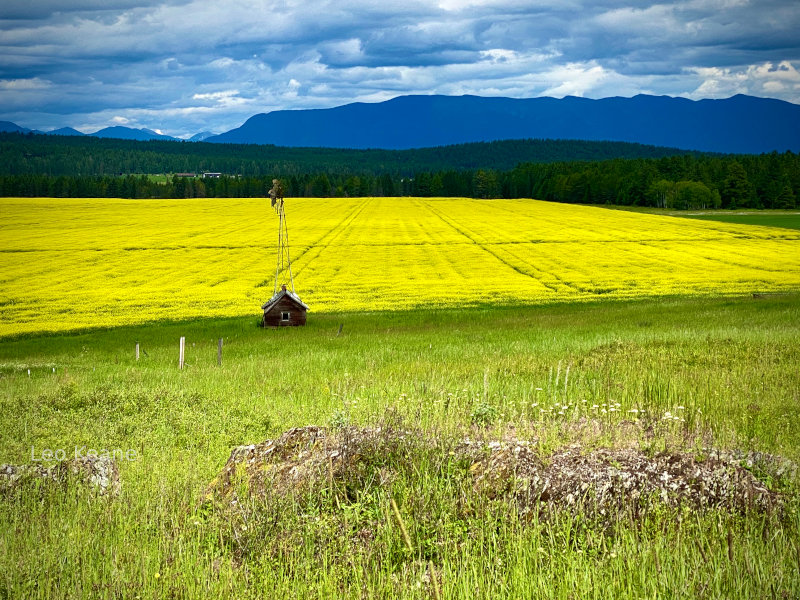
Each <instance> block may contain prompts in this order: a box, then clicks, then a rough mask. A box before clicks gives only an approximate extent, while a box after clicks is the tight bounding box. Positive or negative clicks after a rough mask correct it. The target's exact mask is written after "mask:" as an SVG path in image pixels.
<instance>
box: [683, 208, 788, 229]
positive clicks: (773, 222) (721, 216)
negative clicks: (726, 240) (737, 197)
mask: <svg viewBox="0 0 800 600" xmlns="http://www.w3.org/2000/svg"><path fill="white" fill-rule="evenodd" d="M675 216H685V217H687V218H690V219H701V220H704V221H722V222H723V223H738V224H740V225H761V226H762V227H783V228H785V229H800V212H797V211H776V210H770V211H736V212H730V211H713V212H710V213H708V214H692V212H691V211H690V212H688V213H686V214H684V215H675Z"/></svg>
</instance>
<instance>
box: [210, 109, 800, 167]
mask: <svg viewBox="0 0 800 600" xmlns="http://www.w3.org/2000/svg"><path fill="white" fill-rule="evenodd" d="M512 138H549V139H581V140H613V141H621V142H635V143H641V144H652V145H657V146H670V147H675V148H684V149H691V150H701V151H708V152H725V153H731V152H733V153H760V152H771V151H773V150H776V151H779V152H782V151H785V150H792V151H794V152H797V151H800V106H798V105H795V104H791V103H788V102H783V101H780V100H774V99H766V98H754V97H751V96H744V95H737V96H733V97H732V98H728V99H725V100H699V101H692V100H687V99H685V98H672V97H667V96H647V95H638V96H635V97H633V98H620V97H616V98H603V99H600V100H592V99H588V98H576V97H571V96H568V97H565V98H562V99H556V98H527V99H512V98H485V97H477V96H457V97H456V96H401V97H398V98H394V99H392V100H388V101H386V102H381V103H376V104H364V103H354V104H347V105H344V106H339V107H336V108H329V109H318V110H283V111H274V112H271V113H267V114H259V115H255V116H253V117H251V118H250V119H248V120H247V121H246V122H245V123H244V124H243V125H242V126H241V127H239V128H237V129H234V130H231V131H229V132H227V133H223V134H221V135H218V136H214V137H210V138H208V141H209V142H218V143H219V142H224V143H239V144H278V145H282V146H321V147H335V148H387V149H404V148H421V147H428V146H440V145H449V144H460V143H467V142H477V141H492V140H502V139H512Z"/></svg>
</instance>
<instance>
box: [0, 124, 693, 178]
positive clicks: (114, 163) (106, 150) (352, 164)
mask: <svg viewBox="0 0 800 600" xmlns="http://www.w3.org/2000/svg"><path fill="white" fill-rule="evenodd" d="M686 153H689V152H687V151H683V150H678V149H676V148H664V147H660V146H649V145H644V144H631V143H627V142H600V141H585V140H535V139H522V140H500V141H495V142H474V143H470V144H455V145H452V146H438V147H434V148H416V149H411V150H380V149H371V150H352V149H343V148H288V147H280V146H273V145H256V144H212V143H206V142H172V141H160V140H152V141H147V142H141V141H134V140H119V139H112V138H94V137H77V136H73V137H69V136H68V137H63V136H55V135H37V134H19V133H0V175H56V176H58V175H67V176H74V175H83V176H89V175H94V176H103V175H120V174H126V175H127V174H131V173H186V172H194V173H202V172H204V171H213V172H218V173H225V174H227V175H231V176H233V175H236V176H239V177H266V176H270V177H271V176H277V177H290V176H292V175H296V176H297V175H301V174H304V173H325V174H327V175H328V176H329V177H330V176H339V175H341V176H344V175H347V176H349V175H359V176H360V175H372V176H380V175H383V174H384V173H388V174H390V175H392V176H393V177H397V178H404V177H412V176H413V174H414V173H418V172H421V171H446V170H448V169H454V170H456V171H462V170H470V169H494V170H501V171H504V170H508V169H512V168H514V167H515V166H516V165H518V164H519V163H523V162H564V161H571V160H589V161H597V160H606V159H610V158H662V157H665V156H674V155H678V154H686Z"/></svg>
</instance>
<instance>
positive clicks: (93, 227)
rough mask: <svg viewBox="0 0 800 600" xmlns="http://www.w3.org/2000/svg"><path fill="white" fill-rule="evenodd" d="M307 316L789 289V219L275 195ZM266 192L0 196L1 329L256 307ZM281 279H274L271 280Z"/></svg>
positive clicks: (798, 267) (797, 252)
mask: <svg viewBox="0 0 800 600" xmlns="http://www.w3.org/2000/svg"><path fill="white" fill-rule="evenodd" d="M286 215H287V223H288V230H289V242H290V251H291V258H292V270H293V273H294V281H295V288H296V290H297V293H298V295H299V296H300V297H301V298H302V300H303V301H304V302H305V303H306V304H308V305H309V306H310V307H311V310H312V314H313V312H327V311H356V310H359V311H360V310H396V309H408V308H414V307H459V306H474V305H479V304H484V303H494V304H537V303H547V302H561V301H576V300H591V299H598V298H636V297H647V296H660V295H673V294H677V295H721V294H724V295H734V294H743V293H751V292H754V291H790V290H800V231H795V230H789V229H779V228H770V227H756V226H749V225H738V224H732V223H720V222H713V221H700V220H691V219H680V218H674V217H668V216H660V215H650V214H641V213H633V212H624V211H615V210H607V209H602V208H595V207H586V206H577V205H569V204H555V203H549V202H541V201H537V200H471V199H463V198H457V199H453V198H328V199H317V198H315V199H306V198H290V199H287V200H286ZM277 237H278V218H277V216H276V215H275V213H274V211H273V210H272V209H271V208H270V206H269V200H268V199H267V200H263V199H251V198H247V199H188V200H109V199H76V198H63V199H62V198H2V199H0V281H2V285H0V336H7V335H14V334H20V333H27V332H39V331H61V330H72V329H82V328H87V327H96V326H117V325H125V324H134V323H142V322H148V321H158V320H167V319H169V320H177V319H189V318H197V317H223V316H244V315H253V316H254V317H257V316H258V315H259V312H260V305H261V303H263V302H264V301H266V300H267V299H269V297H270V296H271V295H272V291H273V285H274V277H275V263H276V253H277V241H278V240H277ZM280 279H281V281H282V280H284V279H286V276H285V275H281V277H280Z"/></svg>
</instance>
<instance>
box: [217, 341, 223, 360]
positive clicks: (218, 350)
mask: <svg viewBox="0 0 800 600" xmlns="http://www.w3.org/2000/svg"><path fill="white" fill-rule="evenodd" d="M217 365H220V366H221V365H222V338H219V342H217Z"/></svg>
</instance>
